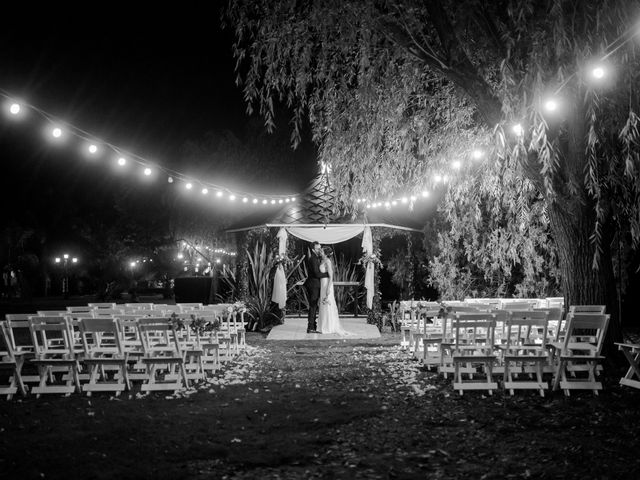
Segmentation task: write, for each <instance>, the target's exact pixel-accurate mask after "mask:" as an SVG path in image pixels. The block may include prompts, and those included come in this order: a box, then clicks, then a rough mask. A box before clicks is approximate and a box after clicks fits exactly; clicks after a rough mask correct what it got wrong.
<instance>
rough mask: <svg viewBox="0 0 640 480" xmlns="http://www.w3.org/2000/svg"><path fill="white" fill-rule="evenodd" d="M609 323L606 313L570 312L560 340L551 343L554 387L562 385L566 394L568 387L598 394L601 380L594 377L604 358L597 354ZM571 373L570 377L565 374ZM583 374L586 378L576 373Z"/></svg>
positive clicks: (600, 388)
mask: <svg viewBox="0 0 640 480" xmlns="http://www.w3.org/2000/svg"><path fill="white" fill-rule="evenodd" d="M608 325H609V315H605V314H597V313H570V314H569V315H568V319H567V329H566V333H565V336H564V340H563V341H562V342H560V343H559V344H558V343H553V344H552V346H553V348H554V349H555V350H556V358H557V368H556V372H555V376H554V379H553V389H554V390H557V389H558V388H561V389H563V390H564V393H565V395H567V396H569V394H570V390H574V389H579V390H592V391H593V393H594V394H596V395H597V394H598V390H602V383H600V382H599V381H597V380H596V376H597V374H598V372H597V367H598V365H599V363H600V362H601V361H602V360H604V357H603V356H601V355H600V352H601V351H602V345H603V343H604V338H605V335H606V332H607V327H608ZM569 372H570V375H571V376H572V378H571V379H569V377H568V376H567V373H569ZM581 373H586V375H587V376H586V378H584V377H582V376H579V374H581Z"/></svg>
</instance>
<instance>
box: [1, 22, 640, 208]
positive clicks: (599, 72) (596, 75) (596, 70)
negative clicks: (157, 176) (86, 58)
mask: <svg viewBox="0 0 640 480" xmlns="http://www.w3.org/2000/svg"><path fill="white" fill-rule="evenodd" d="M638 35H640V30H637V29H636V28H635V26H634V27H633V28H628V29H627V30H626V31H625V32H624V33H622V34H621V35H619V36H618V37H617V38H616V39H615V40H614V41H613V42H611V43H610V44H609V45H608V46H607V47H606V51H607V52H608V53H606V55H604V56H603V57H602V58H601V59H599V60H598V61H596V62H595V63H592V64H591V65H590V66H589V67H587V69H585V70H582V72H583V73H584V74H587V75H589V76H590V77H591V78H593V79H595V80H602V79H604V78H605V77H607V76H608V68H607V64H606V62H605V60H606V59H607V58H608V57H609V56H611V55H612V54H613V53H615V52H616V51H617V50H619V49H620V48H621V47H622V46H624V45H625V44H626V43H627V42H629V41H630V40H631V39H632V38H634V37H636V36H638ZM614 47H615V48H614ZM577 73H578V72H574V73H572V74H571V75H569V76H568V77H566V78H565V81H564V82H563V83H562V84H561V85H560V86H559V87H558V88H557V91H556V94H557V93H558V92H559V91H560V90H561V89H562V88H563V87H564V86H565V85H566V84H567V83H568V81H569V80H570V79H571V78H572V77H574V76H575V75H576V74H577ZM585 76H586V75H585ZM0 96H3V97H5V98H6V99H7V100H9V102H8V103H7V105H8V106H9V108H8V110H9V113H10V114H11V115H13V116H17V115H18V114H19V113H22V112H23V111H24V110H25V108H23V105H21V104H20V103H18V102H15V101H13V102H11V96H10V95H9V94H7V92H5V91H4V90H2V89H0ZM14 100H15V99H14ZM24 106H26V107H27V109H31V110H34V111H36V112H37V113H39V114H40V115H41V116H42V117H44V118H45V119H46V120H47V121H48V122H49V123H50V124H53V123H59V122H58V121H56V120H54V118H53V116H51V115H49V114H47V113H46V112H44V111H42V110H40V109H38V108H36V107H34V106H32V105H27V104H24ZM559 107H560V103H559V102H558V100H557V99H555V98H549V99H547V100H546V101H545V102H544V104H543V108H544V110H545V111H547V112H549V113H553V112H556V111H557V110H558V108H559ZM65 126H66V127H68V128H66V129H65V131H64V132H63V130H62V128H61V127H59V126H54V127H52V129H51V135H52V136H53V138H55V139H61V138H62V137H63V136H65V133H70V134H71V135H75V136H76V137H79V138H82V139H83V140H85V141H86V140H90V139H91V135H90V134H88V133H86V132H84V131H82V130H80V129H79V128H76V127H73V126H72V125H69V124H65ZM512 131H513V133H514V134H515V135H516V136H518V137H521V136H523V135H524V128H523V126H522V125H521V124H519V123H518V124H515V125H513V126H512ZM102 143H103V144H104V145H105V146H106V147H108V148H111V149H112V150H114V151H116V152H118V153H119V152H120V149H118V148H117V147H115V146H114V145H111V144H108V143H106V142H102ZM88 151H89V153H91V154H92V155H95V154H97V153H98V151H99V148H98V146H97V145H95V144H90V145H89V147H88ZM471 156H472V158H473V159H474V160H480V159H481V158H483V157H484V156H485V153H484V152H483V151H482V150H479V149H476V150H473V151H472V153H471ZM130 157H137V156H135V155H130ZM137 158H138V159H140V160H136V159H135V158H133V159H132V161H133V162H136V163H138V164H139V165H140V166H142V167H145V168H144V175H145V176H150V175H151V174H152V170H151V168H149V167H147V166H145V163H147V164H148V162H146V161H144V159H141V158H140V157H137ZM117 162H118V165H120V166H124V165H126V163H127V160H126V159H125V158H124V157H119V158H118V160H117ZM321 167H322V173H328V172H330V171H331V167H330V165H329V164H324V163H323V164H322V165H321ZM451 167H452V168H453V169H455V170H458V169H460V168H461V167H462V162H461V161H460V160H455V161H453V162H452V163H451ZM160 170H163V171H165V172H167V173H169V172H170V171H169V170H168V169H165V168H162V167H160ZM170 173H171V175H169V176H168V178H167V182H168V183H170V184H171V183H173V176H174V175H175V176H176V177H178V178H179V179H181V180H184V181H188V180H189V179H188V178H187V177H186V176H185V175H182V174H179V173H178V172H170ZM447 180H448V177H447V176H446V175H444V176H440V175H435V176H434V178H433V181H434V182H435V183H439V182H441V181H442V182H445V183H446V182H447ZM198 183H200V182H198ZM187 185H188V186H187V188H188V189H190V188H192V184H191V182H188V183H187ZM211 187H213V188H215V189H217V192H216V196H217V197H222V196H224V192H226V193H227V194H228V195H229V197H228V198H229V200H230V201H233V200H235V199H236V194H235V193H233V192H231V191H230V190H228V189H226V188H221V187H219V186H216V185H211ZM202 193H203V194H207V193H208V188H206V187H204V188H203V189H202ZM421 195H422V197H423V198H426V197H428V196H429V192H428V191H427V190H424V191H422V192H421ZM268 197H270V199H267V198H264V199H262V202H261V203H262V204H263V205H267V204H269V203H270V204H272V205H275V204H276V203H277V204H282V203H290V202H295V201H296V200H297V199H296V197H288V196H281V195H268ZM273 197H275V198H273ZM410 198H411V202H412V203H413V202H415V201H416V199H417V198H416V196H411V197H410ZM398 201H399V202H401V203H403V204H406V203H408V202H409V200H408V199H407V197H402V198H401V199H394V200H391V201H386V202H384V205H385V206H386V207H387V208H389V207H390V206H391V205H396V204H397V203H398ZM248 202H249V198H248V197H246V196H243V197H242V203H248ZM251 203H252V204H254V205H255V204H258V203H259V200H258V198H255V197H254V198H253V199H252V201H251ZM356 203H358V204H365V203H366V206H367V208H376V207H378V206H381V205H383V203H381V202H380V203H377V202H368V201H367V200H365V199H364V198H358V199H357V201H356Z"/></svg>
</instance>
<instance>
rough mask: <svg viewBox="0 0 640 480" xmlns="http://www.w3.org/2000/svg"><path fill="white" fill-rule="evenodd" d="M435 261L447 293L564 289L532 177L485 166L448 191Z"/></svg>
mask: <svg viewBox="0 0 640 480" xmlns="http://www.w3.org/2000/svg"><path fill="white" fill-rule="evenodd" d="M438 211H439V215H440V217H441V224H440V226H439V228H438V230H437V231H434V232H428V233H427V235H428V236H429V237H430V236H431V235H433V236H435V237H436V238H437V249H436V252H434V256H433V259H432V260H431V262H430V275H429V279H430V281H431V283H432V284H433V285H434V286H435V287H436V288H437V289H438V290H439V292H440V296H441V298H445V299H450V300H453V299H460V300H462V299H464V297H469V296H470V297H500V296H515V297H546V296H556V295H558V290H559V281H558V280H559V278H558V277H559V266H558V258H557V254H556V248H555V245H554V244H553V242H551V240H550V237H549V220H548V218H547V215H546V211H545V204H544V202H543V201H542V199H541V197H540V194H538V193H537V192H536V191H535V189H534V188H533V186H532V184H531V182H529V181H528V180H526V179H523V178H519V177H517V176H516V175H514V174H513V173H512V172H511V171H505V172H503V173H502V175H496V174H495V172H490V171H488V170H485V171H484V172H482V173H481V174H480V175H479V176H478V177H469V178H467V179H465V180H464V181H461V182H460V183H459V184H458V187H457V188H455V189H450V190H448V191H447V194H446V196H445V197H444V199H443V202H442V203H441V205H440V206H439V208H438Z"/></svg>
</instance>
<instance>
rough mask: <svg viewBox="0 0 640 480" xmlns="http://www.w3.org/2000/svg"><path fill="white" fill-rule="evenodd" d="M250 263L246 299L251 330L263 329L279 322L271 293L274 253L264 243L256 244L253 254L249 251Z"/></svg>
mask: <svg viewBox="0 0 640 480" xmlns="http://www.w3.org/2000/svg"><path fill="white" fill-rule="evenodd" d="M247 254H248V257H247V258H248V261H249V296H248V297H247V298H246V299H244V302H245V304H246V307H247V310H248V314H249V317H250V318H251V319H252V321H251V322H250V323H249V326H248V328H249V329H250V330H255V329H258V330H260V329H263V328H265V327H266V326H267V325H268V324H269V322H270V321H273V320H277V319H278V317H277V316H276V315H275V314H274V313H273V309H272V302H271V292H272V289H273V277H272V275H271V268H272V267H273V264H274V260H273V253H272V252H271V251H269V250H268V249H267V244H266V243H264V242H256V243H255V245H254V247H253V252H250V251H248V252H247Z"/></svg>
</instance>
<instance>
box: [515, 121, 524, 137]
mask: <svg viewBox="0 0 640 480" xmlns="http://www.w3.org/2000/svg"><path fill="white" fill-rule="evenodd" d="M512 130H513V133H515V134H516V135H517V136H518V137H521V136H522V134H523V133H524V129H523V128H522V125H520V124H519V123H516V124H515V125H514V126H513V127H512Z"/></svg>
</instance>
